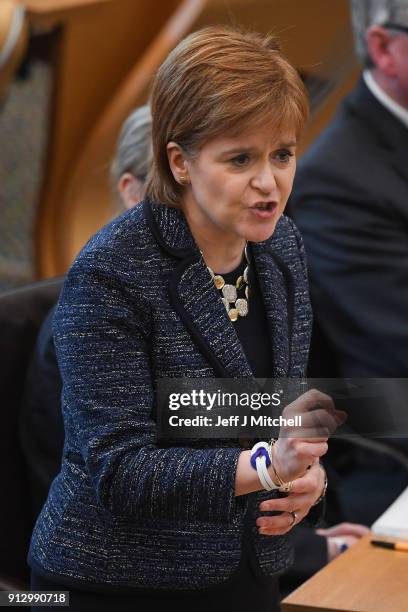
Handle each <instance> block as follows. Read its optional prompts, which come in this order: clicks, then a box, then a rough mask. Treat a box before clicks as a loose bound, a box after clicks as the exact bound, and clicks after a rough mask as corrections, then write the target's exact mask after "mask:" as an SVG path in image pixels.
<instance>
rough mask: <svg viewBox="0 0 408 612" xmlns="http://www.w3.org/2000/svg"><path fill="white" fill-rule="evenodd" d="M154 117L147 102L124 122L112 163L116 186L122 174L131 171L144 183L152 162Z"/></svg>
mask: <svg viewBox="0 0 408 612" xmlns="http://www.w3.org/2000/svg"><path fill="white" fill-rule="evenodd" d="M151 127H152V118H151V113H150V106H148V105H147V104H146V105H145V106H141V107H139V108H137V109H136V110H135V111H133V112H132V113H131V114H130V115H129V117H128V118H127V119H126V121H125V122H124V124H123V126H122V128H121V131H120V134H119V139H118V143H117V147H116V155H115V158H114V160H113V162H112V165H111V177H112V181H113V183H114V185H115V186H117V184H118V181H119V179H120V177H121V176H122V174H124V173H125V172H131V173H132V174H133V175H134V176H135V177H136V178H138V179H140V180H141V181H142V182H143V183H144V182H145V180H146V176H147V174H148V172H149V169H150V165H151V163H152V145H151V136H152V131H151Z"/></svg>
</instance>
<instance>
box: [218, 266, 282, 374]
mask: <svg viewBox="0 0 408 612" xmlns="http://www.w3.org/2000/svg"><path fill="white" fill-rule="evenodd" d="M246 265H247V262H246V260H245V259H243V260H242V262H241V263H240V265H239V266H238V267H237V268H235V270H233V271H232V272H228V273H226V274H221V276H222V277H223V279H224V280H225V283H226V284H229V285H234V286H235V283H236V281H237V279H238V277H239V276H241V275H242V274H243V272H244V269H245V267H246ZM249 288H250V294H249V300H248V314H247V315H246V316H245V317H241V316H240V317H238V319H237V320H236V321H235V322H234V323H233V325H234V327H235V330H236V332H237V334H238V338H239V340H240V342H241V344H242V348H243V349H244V353H245V355H246V357H247V359H248V363H249V365H250V366H251V370H252V372H253V374H254V376H255V378H269V377H272V376H273V355H272V347H271V344H270V342H269V334H268V331H267V330H268V321H267V318H266V313H265V307H264V304H263V300H262V293H261V288H260V286H259V280H258V275H257V273H256V268H255V265H254V264H253V263H252V264H251V265H250V268H249ZM241 294H242V295H241ZM220 295H221V291H220ZM238 296H239V297H244V294H243V291H240V292H239V295H238Z"/></svg>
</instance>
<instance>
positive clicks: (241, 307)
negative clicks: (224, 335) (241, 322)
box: [235, 298, 248, 317]
mask: <svg viewBox="0 0 408 612" xmlns="http://www.w3.org/2000/svg"><path fill="white" fill-rule="evenodd" d="M235 308H236V309H237V310H238V314H239V316H240V317H246V316H247V314H248V302H247V301H246V300H245V299H244V298H239V299H238V300H237V301H236V302H235Z"/></svg>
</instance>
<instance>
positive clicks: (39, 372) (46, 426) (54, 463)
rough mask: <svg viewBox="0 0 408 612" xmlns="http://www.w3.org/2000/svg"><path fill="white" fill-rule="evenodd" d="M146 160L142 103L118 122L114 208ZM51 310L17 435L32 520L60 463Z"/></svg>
mask: <svg viewBox="0 0 408 612" xmlns="http://www.w3.org/2000/svg"><path fill="white" fill-rule="evenodd" d="M150 164H151V114H150V107H149V106H148V105H145V106H141V107H140V108H138V109H136V110H135V111H133V112H132V113H131V114H130V115H129V117H128V118H127V119H126V121H125V122H124V124H123V126H122V128H121V131H120V135H119V139H118V142H117V146H116V152H115V157H114V159H113V162H112V164H111V169H110V170H111V180H112V187H113V190H114V209H115V212H116V213H123V212H124V211H126V210H129V209H130V208H132V206H135V204H137V203H138V202H139V201H140V200H141V199H142V197H143V189H144V183H145V181H146V176H147V172H148V168H149V167H150ZM54 312H55V308H52V309H51V311H50V312H49V314H48V315H47V318H46V319H45V320H44V322H43V324H42V326H41V330H40V332H39V335H38V339H37V342H36V347H35V352H34V355H33V357H32V360H31V364H30V367H29V370H28V373H27V379H26V383H25V391H24V397H23V401H22V406H21V410H20V427H19V429H20V441H21V447H22V451H23V454H24V457H25V461H26V466H27V471H28V475H29V486H30V501H31V509H32V517H33V520H35V519H36V518H37V516H38V514H39V512H40V510H41V508H42V506H43V504H44V501H45V499H46V497H47V494H48V490H49V487H50V484H51V482H52V481H53V479H54V478H55V476H56V475H57V474H58V472H59V470H60V469H61V457H62V448H63V443H64V425H63V420H62V414H61V390H62V381H61V375H60V372H59V368H58V364H57V357H56V354H55V347H54V339H53V333H52V320H53V317H54Z"/></svg>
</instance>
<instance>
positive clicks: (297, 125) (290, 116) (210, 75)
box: [146, 26, 309, 206]
mask: <svg viewBox="0 0 408 612" xmlns="http://www.w3.org/2000/svg"><path fill="white" fill-rule="evenodd" d="M150 106H151V112H152V144H153V165H152V168H151V172H150V175H149V177H148V180H147V185H146V195H147V196H149V197H150V198H152V199H153V200H155V201H157V202H162V203H164V204H168V205H171V206H178V205H179V204H180V199H181V193H182V187H181V186H180V185H179V184H178V183H177V182H176V181H175V180H174V177H173V174H172V172H171V169H170V166H169V162H168V157H167V148H166V147H167V144H168V143H169V142H170V141H174V142H176V143H177V144H178V145H180V147H181V148H182V149H183V151H184V153H185V154H186V156H187V157H188V158H192V157H194V155H196V154H197V153H198V151H199V150H200V148H201V147H202V146H203V145H204V144H205V143H206V142H208V141H209V140H211V139H213V138H215V137H219V136H223V135H224V136H225V135H230V136H231V135H237V134H239V132H240V131H242V130H246V129H249V128H251V127H257V126H260V125H265V126H266V125H268V126H271V129H274V130H277V133H279V134H280V133H283V132H285V131H291V132H292V133H295V134H296V136H298V135H299V133H300V132H301V130H302V128H303V126H304V123H305V121H306V119H307V116H308V108H309V107H308V99H307V94H306V91H305V88H304V85H303V83H302V81H301V79H300V77H299V75H298V73H297V71H296V69H295V68H294V67H293V66H292V65H291V64H290V63H289V62H288V60H287V59H286V58H285V57H284V56H283V54H282V52H281V50H280V47H279V44H278V42H277V40H276V38H275V37H274V36H273V35H271V34H268V35H263V34H259V33H256V32H248V31H242V30H239V29H235V28H231V27H226V26H210V27H207V28H204V29H202V30H199V31H198V32H194V33H193V34H190V35H189V36H187V38H185V39H184V40H182V41H181V42H180V43H179V44H178V45H177V47H176V48H175V49H173V51H172V52H171V53H170V54H169V55H168V57H167V58H166V60H165V61H164V62H163V64H162V65H161V66H160V68H159V70H158V72H157V75H156V77H155V79H154V82H153V87H152V91H151V99H150Z"/></svg>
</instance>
